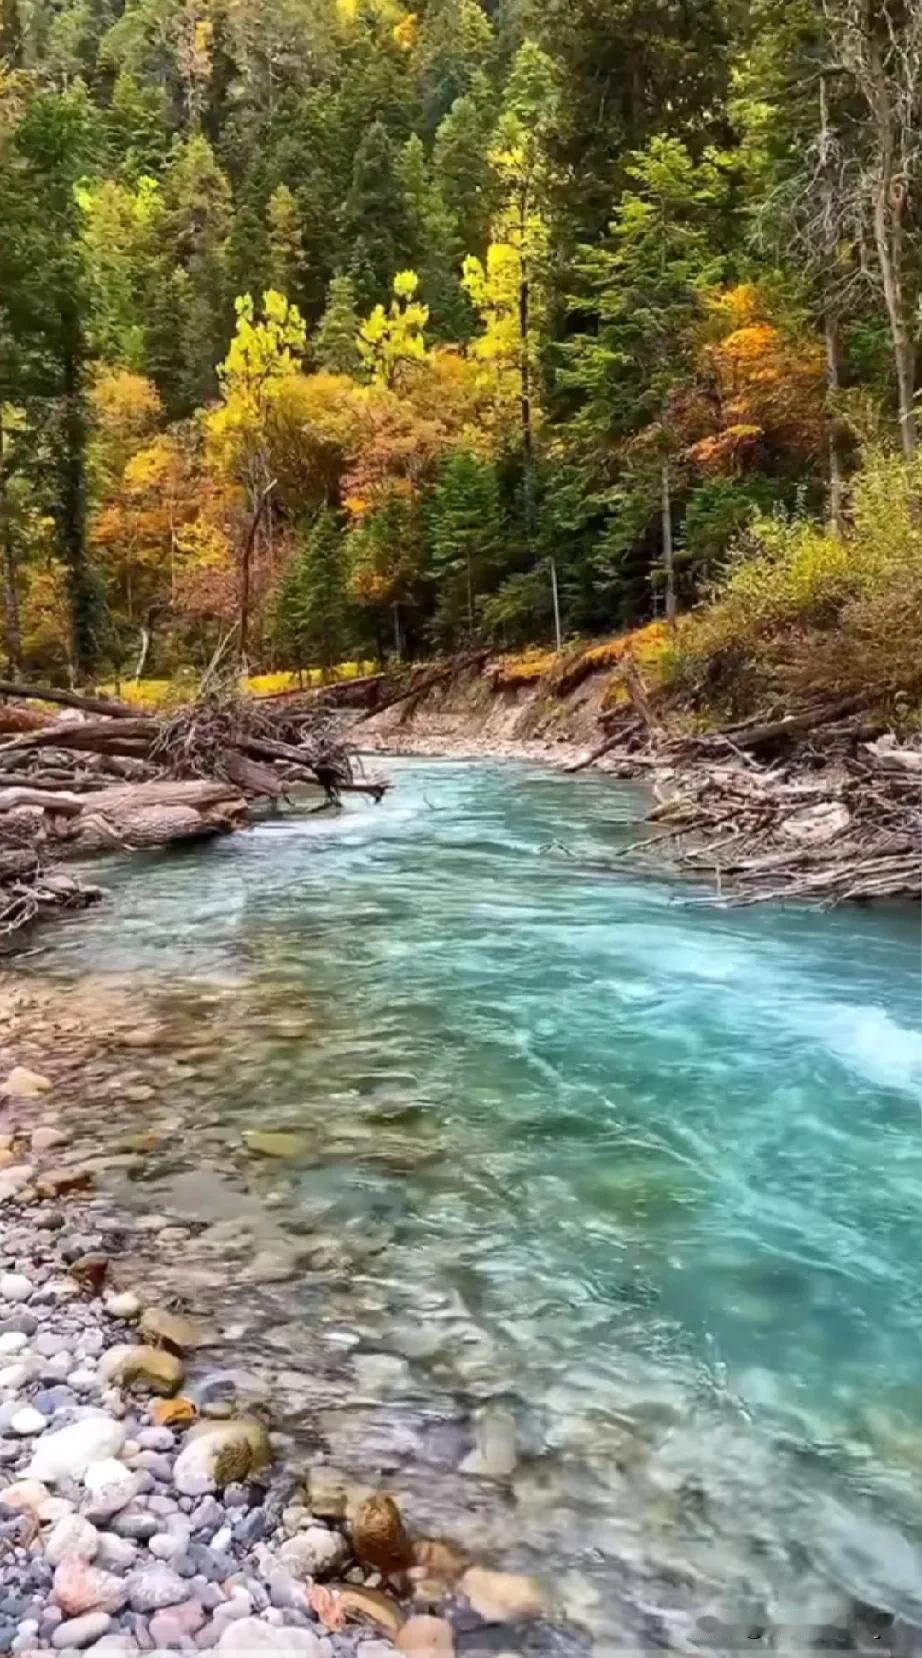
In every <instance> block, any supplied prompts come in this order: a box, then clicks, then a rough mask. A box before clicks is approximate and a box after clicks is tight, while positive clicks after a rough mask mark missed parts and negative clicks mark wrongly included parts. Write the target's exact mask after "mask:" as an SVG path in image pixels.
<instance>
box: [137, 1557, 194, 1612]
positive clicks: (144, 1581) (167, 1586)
mask: <svg viewBox="0 0 922 1658" xmlns="http://www.w3.org/2000/svg"><path fill="white" fill-rule="evenodd" d="M186 1594H187V1590H186V1585H185V1583H184V1582H183V1580H182V1578H181V1577H178V1576H177V1574H176V1573H175V1572H173V1571H171V1570H170V1568H169V1567H168V1566H163V1565H155V1566H148V1567H146V1568H144V1569H143V1570H141V1571H138V1572H134V1573H133V1574H132V1576H131V1577H130V1578H129V1579H128V1595H129V1599H130V1601H131V1605H132V1607H133V1609H134V1611H135V1612H159V1611H160V1610H161V1609H162V1608H163V1607H166V1606H175V1605H176V1604H177V1603H178V1602H179V1601H181V1600H185V1599H186Z"/></svg>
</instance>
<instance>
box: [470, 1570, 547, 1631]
mask: <svg viewBox="0 0 922 1658" xmlns="http://www.w3.org/2000/svg"><path fill="white" fill-rule="evenodd" d="M461 1591H462V1594H465V1595H466V1596H467V1598H468V1600H469V1601H470V1603H471V1605H472V1607H473V1608H474V1611H475V1612H476V1613H478V1615H479V1616H480V1617H481V1618H483V1619H484V1620H485V1622H486V1623H520V1622H523V1621H524V1620H525V1619H527V1618H540V1617H542V1616H543V1615H544V1613H545V1612H546V1611H547V1605H546V1602H545V1597H544V1591H543V1589H542V1588H541V1585H540V1583H539V1582H538V1581H537V1579H536V1578H533V1577H520V1576H518V1575H517V1574H516V1573H514V1572H488V1571H486V1570H485V1568H484V1567H482V1566H471V1567H470V1568H469V1569H468V1570H467V1571H466V1572H465V1574H464V1576H463V1577H462V1579H461Z"/></svg>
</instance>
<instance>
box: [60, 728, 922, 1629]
mask: <svg viewBox="0 0 922 1658" xmlns="http://www.w3.org/2000/svg"><path fill="white" fill-rule="evenodd" d="M389 769H390V770H391V771H392V773H393V775H394V777H395V782H396V787H395V789H394V790H393V792H392V793H391V794H390V795H389V796H388V797H387V799H386V800H385V801H384V802H383V804H382V805H381V806H380V807H373V806H367V805H364V804H361V803H355V804H350V806H349V807H348V809H347V810H346V811H345V812H344V813H342V814H340V815H330V814H325V813H324V814H319V815H312V816H309V815H306V814H304V815H289V816H284V817H280V818H278V819H275V820H269V821H266V822H265V823H263V824H261V825H260V826H259V827H257V828H256V829H255V830H254V831H253V832H251V833H248V834H244V835H239V836H235V837H232V838H230V839H228V840H227V841H226V842H222V843H221V844H219V845H217V846H212V847H210V848H208V849H206V850H203V851H200V852H193V853H184V854H181V855H177V856H169V857H163V858H159V859H151V860H150V861H149V863H148V864H147V866H146V867H145V868H144V870H143V871H141V870H139V869H138V868H137V867H134V868H133V869H132V871H131V874H130V876H129V875H127V874H126V873H125V870H124V863H121V864H113V866H112V868H111V870H110V871H109V872H107V875H106V879H105V884H106V885H107V886H108V887H109V889H110V892H111V898H110V901H109V902H108V903H107V904H106V905H105V906H103V907H101V908H100V909H99V910H98V912H95V913H94V914H93V915H92V916H91V917H89V918H85V919H82V920H81V921H80V922H79V923H75V924H74V925H73V926H72V927H68V928H66V929H59V930H58V931H56V932H55V933H54V934H53V935H52V934H49V935H48V942H47V943H46V944H45V946H44V947H43V949H42V950H41V951H40V952H39V953H38V954H37V956H36V957H35V958H33V960H32V962H31V963H30V964H29V972H31V973H34V974H41V975H45V976H46V977H50V978H51V979H53V980H54V981H59V982H61V983H62V984H65V985H66V984H68V983H71V982H74V981H78V980H82V981H83V983H84V984H86V983H92V984H95V985H97V986H99V985H102V986H104V985H105V984H107V983H108V984H112V985H118V984H122V985H124V984H126V983H127V982H128V979H129V976H131V983H132V985H134V986H140V987H142V989H143V992H144V994H145V995H146V996H147V997H148V998H149V1002H150V1007H151V1008H152V1009H153V1010H154V1012H155V1013H156V1016H157V1017H158V1018H159V1019H161V1021H163V1029H164V1031H165V1032H166V1033H167V1035H165V1037H164V1040H163V1044H162V1045H160V1044H157V1045H155V1051H154V1052H152V1053H146V1054H144V1056H143V1065H142V1072H141V1075H142V1078H146V1079H147V1083H148V1086H152V1087H153V1098H152V1102H151V1104H150V1106H149V1108H147V1110H145V1108H143V1107H141V1106H136V1107H135V1108H134V1112H133V1118H134V1126H135V1127H137V1126H139V1124H140V1123H141V1122H143V1121H147V1120H149V1121H150V1122H151V1123H152V1125H153V1126H154V1127H155V1128H156V1126H157V1124H158V1122H159V1123H162V1124H163V1125H165V1126H166V1127H167V1129H171V1133H170V1137H169V1138H170V1144H169V1148H168V1150H167V1151H166V1152H165V1153H164V1154H163V1155H162V1156H161V1157H160V1160H159V1162H158V1160H157V1159H156V1158H155V1159H154V1161H153V1164H152V1165H151V1167H150V1169H149V1170H148V1172H147V1174H146V1175H145V1176H144V1178H143V1179H141V1180H140V1181H137V1180H135V1181H132V1182H126V1186H128V1185H130V1188H131V1195H130V1201H132V1202H133V1203H134V1205H135V1207H137V1206H138V1205H141V1206H142V1207H144V1206H147V1207H153V1206H155V1205H156V1206H157V1207H159V1208H160V1209H162V1210H163V1212H164V1213H166V1214H171V1213H173V1214H184V1215H185V1216H186V1217H187V1218H192V1219H195V1218H199V1219H201V1220H202V1221H203V1222H207V1223H208V1224H209V1226H210V1227H211V1228H212V1237H213V1238H216V1239H220V1237H221V1236H225V1235H226V1236H227V1237H228V1239H229V1242H228V1260H229V1262H232V1261H233V1246H232V1240H231V1234H233V1233H234V1231H235V1228H236V1226H237V1224H238V1222H239V1224H240V1226H241V1227H242V1228H243V1231H242V1232H241V1237H243V1238H244V1239H246V1238H247V1237H249V1238H250V1239H251V1240H252V1241H251V1242H250V1244H249V1245H248V1247H247V1248H246V1249H245V1250H244V1252H243V1254H242V1256H241V1258H240V1262H239V1272H240V1279H239V1283H236V1284H235V1285H234V1292H233V1297H232V1298H231V1299H232V1302H233V1305H234V1306H235V1308H236V1312H237V1314H238V1317H239V1323H238V1325H237V1326H236V1329H235V1336H236V1339H237V1340H238V1342H239V1343H240V1346H241V1350H242V1351H245V1353H246V1355H247V1359H248V1362H249V1363H250V1364H251V1365H252V1366H253V1368H254V1369H255V1370H256V1371H259V1370H260V1367H263V1368H264V1369H265V1367H266V1366H269V1367H270V1370H271V1365H273V1364H274V1365H275V1380H274V1383H273V1386H274V1387H275V1388H276V1390H277V1393H278V1395H279V1397H280V1398H281V1397H284V1399H285V1401H286V1402H287V1403H286V1410H287V1412H288V1415H289V1416H290V1419H291V1423H292V1431H293V1433H294V1434H295V1437H296V1438H297V1436H298V1434H299V1433H300V1434H301V1435H302V1437H304V1438H305V1439H306V1441H308V1442H309V1443H310V1444H311V1445H312V1446H314V1447H315V1449H316V1451H317V1454H320V1455H322V1456H326V1457H328V1458H329V1459H330V1460H332V1461H334V1462H336V1463H337V1464H347V1465H348V1466H349V1468H350V1469H351V1470H352V1471H354V1472H356V1471H359V1470H360V1469H361V1471H362V1472H364V1473H365V1474H366V1475H374V1477H376V1478H377V1477H383V1478H385V1479H386V1480H389V1481H390V1482H391V1483H393V1484H394V1485H395V1486H396V1487H397V1488H399V1489H401V1490H403V1491H405V1493H406V1501H407V1502H408V1503H409V1505H410V1509H411V1513H412V1512H416V1513H419V1514H421V1515H422V1516H423V1517H424V1518H425V1520H427V1521H430V1522H436V1523H437V1524H438V1526H439V1529H441V1530H442V1531H445V1532H451V1533H452V1534H454V1535H455V1536H460V1537H462V1538H466V1539H467V1540H469V1541H470V1542H472V1544H473V1545H474V1546H475V1547H479V1548H481V1549H485V1550H488V1551H489V1552H490V1553H491V1554H492V1556H493V1557H494V1559H495V1560H497V1561H501V1562H502V1563H504V1564H510V1563H511V1564H512V1565H516V1564H519V1565H524V1566H527V1567H529V1568H536V1569H537V1570H539V1571H541V1572H544V1573H545V1574H546V1575H547V1576H548V1577H549V1578H550V1580H551V1581H552V1582H553V1585H554V1592H555V1595H556V1597H557V1603H558V1606H559V1609H560V1611H561V1615H562V1616H563V1617H564V1618H565V1619H566V1620H568V1621H569V1624H570V1626H571V1627H572V1628H575V1629H577V1630H579V1631H583V1632H584V1633H585V1634H586V1635H587V1638H588V1637H589V1636H591V1637H593V1638H594V1639H595V1641H596V1642H597V1643H600V1642H601V1643H604V1641H605V1639H606V1637H607V1638H608V1639H609V1640H610V1641H612V1642H613V1643H614V1644H616V1645H621V1644H623V1643H624V1642H628V1641H640V1642H641V1643H643V1644H646V1643H648V1642H653V1643H654V1644H657V1643H659V1642H661V1641H663V1642H665V1641H671V1642H675V1643H676V1644H677V1645H679V1646H687V1647H690V1648H696V1647H697V1646H699V1645H702V1644H703V1645H708V1644H711V1645H712V1646H713V1645H715V1644H716V1645H717V1646H718V1647H723V1646H726V1647H728V1648H734V1647H742V1646H750V1645H753V1644H759V1643H760V1642H761V1643H762V1644H764V1643H765V1642H766V1641H768V1642H769V1644H772V1645H774V1646H775V1647H779V1648H782V1649H784V1648H785V1647H787V1648H790V1649H791V1650H799V1649H802V1648H803V1647H804V1646H806V1645H809V1644H811V1642H814V1643H815V1641H816V1639H817V1637H816V1635H815V1631H816V1630H817V1629H822V1628H825V1629H827V1630H831V1631H832V1634H831V1635H830V1636H829V1640H830V1641H831V1642H832V1644H836V1645H841V1644H847V1642H848V1641H850V1640H859V1642H860V1640H863V1639H864V1638H865V1634H866V1630H867V1628H868V1627H872V1625H873V1619H874V1617H875V1616H876V1615H877V1614H879V1613H881V1612H883V1613H895V1614H897V1615H898V1616H899V1617H901V1618H905V1619H908V1620H909V1621H910V1622H914V1623H919V1624H922V1232H920V1216H922V1121H920V1086H922V1033H920V1007H919V975H918V965H919V932H918V916H917V915H916V914H914V913H912V912H909V911H907V910H903V909H893V910H889V911H869V910H860V909H848V910H840V911H836V912H833V913H828V914H821V913H816V912H811V911H806V910H801V909H798V908H784V907H775V908H764V909H742V910H726V909H720V908H714V907H711V906H709V905H706V904H702V903H700V902H696V901H695V900H696V899H697V898H699V897H700V896H701V895H700V894H699V893H696V892H695V891H694V889H690V888H687V887H684V886H679V885H676V884H671V883H670V882H669V881H667V880H665V879H664V880H661V881H657V880H651V879H648V878H640V877H638V876H636V875H632V874H630V873H629V872H628V871H627V869H625V868H624V867H623V866H617V867H616V870H615V873H613V874H612V873H603V872H601V871H600V870H599V868H598V860H600V859H602V858H604V857H605V856H606V855H607V854H610V853H611V852H612V851H614V850H615V849H616V848H617V847H618V846H619V845H623V844H625V843H626V842H627V841H628V840H630V839H632V838H633V837H634V836H635V835H636V833H637V827H636V820H637V817H638V814H639V812H640V810H641V805H642V802H641V797H640V795H639V792H638V791H637V790H636V789H634V788H633V787H631V786H629V785H624V784H616V783H613V782H611V781H608V780H605V779H603V778H599V777H590V778H586V779H581V780H580V781H579V782H574V781H571V780H568V779H567V778H565V777H563V776H560V775H556V774H553V773H549V772H547V771H545V770H542V769H539V768H537V767H530V766H525V765H521V766H516V765H505V764H504V765H499V764H480V763H478V764H474V763H466V762H460V761H425V762H423V761H409V760H401V761H395V762H391V763H389ZM87 976H89V978H88V977H87ZM139 1017H140V1015H139ZM167 1061H169V1064H168V1065H167ZM165 1065H166V1066H167V1069H166V1070H165V1071H164V1072H163V1080H162V1081H160V1082H158V1080H157V1077H158V1070H157V1068H158V1066H160V1067H161V1068H162V1067H163V1066H165ZM134 1086H135V1090H136V1097H138V1098H141V1097H142V1096H143V1093H144V1086H143V1082H142V1086H141V1089H140V1092H138V1085H137V1079H136V1078H135V1084H134ZM253 1129H259V1130H284V1131H286V1132H292V1133H296V1134H299V1135H301V1136H303V1142H302V1143H301V1145H300V1152H299V1151H298V1148H297V1147H296V1148H295V1149H294V1152H293V1155H292V1156H290V1157H289V1158H288V1160H284V1159H261V1160H256V1159H254V1158H252V1157H249V1158H248V1157H247V1156H246V1154H245V1153H243V1152H242V1150H241V1144H242V1140H243V1137H244V1136H245V1134H246V1132H247V1131H250V1130H253ZM222 1225H223V1226H224V1233H223V1234H222V1232H221V1227H222ZM246 1228H250V1232H249V1233H247V1231H246ZM318 1228H319V1230H320V1232H321V1234H322V1236H321V1238H320V1243H319V1246H318V1243H317V1233H318ZM312 1249H313V1251H314V1254H313V1257H312V1256H311V1250H312ZM273 1251H274V1252H275V1253H276V1254H277V1255H278V1257H279V1259H280V1260H281V1261H282V1262H283V1266H282V1267H281V1268H280V1270H279V1271H278V1273H277V1274H275V1275H274V1274H273V1272H272V1270H271V1260H272V1256H273ZM286 1251H287V1252H288V1253H287V1254H286ZM299 1251H300V1253H299ZM254 1255H255V1256H258V1258H259V1260H260V1261H262V1260H263V1259H264V1257H268V1259H269V1261H270V1268H269V1270H264V1269H262V1268H257V1269H255V1270H254V1269H253V1260H254ZM285 1263H287V1266H286V1265H285ZM234 1270H237V1269H235V1268H233V1266H232V1265H228V1266H227V1267H226V1269H225V1276H227V1274H229V1273H231V1272H232V1271H234ZM212 1276H213V1278H214V1281H215V1282H216V1283H217V1282H219V1276H218V1275H216V1274H214V1273H213V1275H212ZM247 1282H251V1284H252V1288H251V1289H250V1291H249V1292H248V1291H247V1288H246V1284H247ZM248 1294H249V1300H250V1302H251V1303H252V1306H251V1305H250V1304H249V1303H248V1299H247V1297H248ZM266 1373H269V1372H268V1371H267V1372H266ZM475 1444H478V1445H479V1446H480V1452H479V1456H480V1462H479V1463H478V1461H477V1456H476V1455H475V1458H474V1462H473V1463H471V1461H470V1456H471V1451H472V1447H473V1446H474V1445H475ZM465 1463H466V1464H467V1467H466V1468H465V1467H464V1464H465ZM478 1466H479V1467H480V1469H481V1472H480V1473H478V1472H477V1471H476V1469H477V1467H478ZM472 1470H473V1471H472ZM871 1609H873V1611H872V1610H871ZM709 1620H710V1621H709ZM862 1620H864V1622H862ZM868 1620H871V1621H870V1623H868ZM855 1629H858V1630H859V1635H857V1636H856V1635H855V1634H854V1631H855ZM785 1631H786V1632H787V1633H785ZM846 1631H849V1632H850V1633H848V1634H846V1633H844V1632H846ZM861 1631H864V1632H865V1633H864V1634H862V1633H861ZM811 1632H813V1633H811ZM820 1644H822V1641H821V1642H820ZM827 1644H828V1643H827Z"/></svg>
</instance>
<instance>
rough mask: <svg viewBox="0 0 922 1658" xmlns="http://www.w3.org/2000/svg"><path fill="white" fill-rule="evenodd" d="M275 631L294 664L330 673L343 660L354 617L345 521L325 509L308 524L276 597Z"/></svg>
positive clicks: (278, 640) (279, 642) (275, 635)
mask: <svg viewBox="0 0 922 1658" xmlns="http://www.w3.org/2000/svg"><path fill="white" fill-rule="evenodd" d="M273 634H274V638H275V641H276V645H277V648H278V649H279V650H280V651H281V652H282V653H283V654H284V656H285V658H286V659H287V660H288V661H289V662H290V664H291V666H292V667H294V668H298V669H303V668H306V667H317V668H320V669H321V670H322V672H323V673H324V674H328V673H329V672H330V671H331V670H332V669H334V668H335V667H336V666H337V665H338V664H339V663H340V662H342V661H343V660H344V657H345V654H346V651H347V649H348V640H349V615H348V601H347V594H346V570H345V556H344V542H343V531H342V525H341V523H340V521H339V519H338V518H337V516H336V514H335V513H334V512H331V511H330V510H329V509H324V510H323V511H322V512H320V513H318V515H317V517H316V518H315V519H314V520H313V521H312V522H311V523H310V524H309V525H308V527H307V529H306V531H305V533H304V537H303V539H302V542H301V545H300V548H299V549H298V551H297V552H296V553H295V555H294V557H293V558H292V560H291V562H290V564H289V565H288V568H287V570H286V572H285V576H284V578H283V581H282V584H281V587H280V589H279V592H278V594H277V597H276V601H275V606H274V614H273Z"/></svg>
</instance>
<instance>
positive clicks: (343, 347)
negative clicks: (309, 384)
mask: <svg viewBox="0 0 922 1658" xmlns="http://www.w3.org/2000/svg"><path fill="white" fill-rule="evenodd" d="M358 338H359V314H358V310H357V307H356V303H355V285H354V283H353V281H352V278H351V276H334V278H333V280H332V282H331V283H330V286H329V290H328V293H327V304H326V310H325V311H324V313H323V316H322V317H321V319H320V322H319V324H318V326H317V331H316V333H315V334H314V337H313V341H312V355H313V358H314V361H315V362H316V364H317V366H318V367H319V368H323V369H327V370H328V371H329V372H330V373H331V374H350V375H352V376H353V377H354V376H356V375H358V374H359V373H360V372H361V368H362V358H361V354H360V352H359V346H358Z"/></svg>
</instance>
